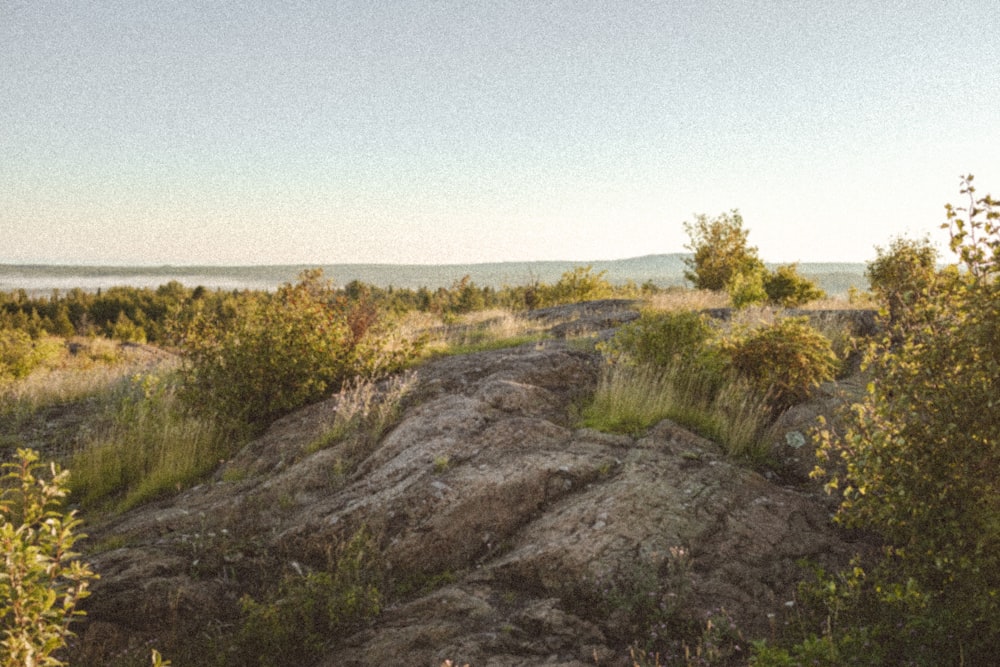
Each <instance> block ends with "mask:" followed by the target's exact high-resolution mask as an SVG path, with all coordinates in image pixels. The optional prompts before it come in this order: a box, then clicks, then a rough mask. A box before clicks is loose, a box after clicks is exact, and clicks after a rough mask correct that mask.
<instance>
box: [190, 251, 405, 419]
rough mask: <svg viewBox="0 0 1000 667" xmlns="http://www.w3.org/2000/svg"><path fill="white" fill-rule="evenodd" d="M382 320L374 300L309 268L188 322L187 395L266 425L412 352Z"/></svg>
mask: <svg viewBox="0 0 1000 667" xmlns="http://www.w3.org/2000/svg"><path fill="white" fill-rule="evenodd" d="M378 321H379V317H378V313H377V312H376V311H375V309H374V308H373V307H371V306H369V305H368V304H367V303H365V302H348V301H347V300H346V299H345V298H343V296H342V295H339V294H338V293H337V292H336V291H335V290H334V289H333V286H332V285H331V284H330V283H328V282H326V281H324V280H322V272H321V271H319V270H316V271H307V272H305V273H303V274H302V276H301V281H300V282H299V283H297V284H295V285H290V284H286V285H283V286H282V287H281V288H280V289H279V290H278V292H277V293H276V294H274V295H273V296H271V295H263V296H260V295H256V296H247V297H245V298H244V299H242V300H241V301H239V302H237V304H235V309H234V312H233V313H232V314H225V313H224V314H221V315H220V314H216V313H205V312H203V313H200V314H199V316H197V317H195V318H194V320H193V321H192V322H190V323H189V324H188V325H187V326H186V327H185V328H184V330H183V332H182V334H181V337H182V339H183V344H184V348H185V352H186V363H185V366H184V370H183V374H184V388H185V395H186V396H187V398H188V399H189V401H190V402H191V403H192V404H193V405H195V406H198V407H200V408H202V409H208V410H211V411H214V412H215V413H216V414H218V415H220V416H221V417H222V418H223V419H224V420H225V421H226V422H227V423H229V424H231V425H241V424H248V425H250V426H251V427H253V428H261V427H263V426H266V425H267V424H269V423H270V422H272V421H274V420H275V419H277V418H278V417H281V416H283V415H285V414H287V413H289V412H291V411H293V410H295V409H296V408H299V407H301V406H303V405H306V404H308V403H311V402H314V401H316V400H319V399H320V398H322V397H324V396H326V395H328V394H331V393H333V392H336V391H338V390H339V389H340V388H341V387H342V386H343V385H344V383H345V382H346V381H348V380H349V379H351V378H353V377H355V376H358V375H363V376H368V377H372V376H377V375H380V374H385V373H388V372H391V371H393V370H395V369H397V368H399V367H401V366H402V365H403V363H405V362H406V361H407V360H409V359H411V358H412V357H413V356H414V355H415V352H416V350H415V346H414V345H413V344H410V343H406V342H401V343H399V344H395V345H394V344H393V341H392V340H391V339H390V338H389V337H388V336H387V335H380V334H383V333H384V332H382V331H380V330H379V328H378V326H377V325H378Z"/></svg>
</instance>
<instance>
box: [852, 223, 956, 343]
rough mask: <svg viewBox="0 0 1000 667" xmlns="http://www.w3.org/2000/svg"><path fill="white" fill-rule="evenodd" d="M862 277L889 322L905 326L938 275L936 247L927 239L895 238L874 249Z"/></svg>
mask: <svg viewBox="0 0 1000 667" xmlns="http://www.w3.org/2000/svg"><path fill="white" fill-rule="evenodd" d="M875 250H876V253H877V256H876V258H875V259H874V260H872V261H871V262H869V263H868V266H867V268H866V269H865V276H866V277H867V278H868V282H869V283H870V284H871V289H872V291H873V292H874V293H875V294H876V296H878V297H879V298H880V299H881V300H882V302H883V303H884V304H885V306H886V308H887V315H888V318H889V323H890V324H891V325H897V326H898V325H903V326H905V325H906V322H908V321H909V320H910V319H912V317H913V312H914V310H915V309H916V308H917V306H918V305H919V303H920V302H921V301H922V300H924V299H925V298H927V296H928V291H929V290H930V289H931V287H932V286H933V285H934V282H935V279H936V276H937V269H936V264H937V259H938V254H937V250H935V249H934V246H932V245H931V242H930V239H927V238H924V239H921V240H914V239H907V238H903V237H898V238H896V239H894V240H893V241H892V243H891V244H890V245H889V248H888V249H883V248H880V247H876V248H875Z"/></svg>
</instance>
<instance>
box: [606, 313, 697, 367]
mask: <svg viewBox="0 0 1000 667" xmlns="http://www.w3.org/2000/svg"><path fill="white" fill-rule="evenodd" d="M714 333H715V328H714V327H713V326H712V324H711V320H710V319H709V318H708V316H707V315H703V314H700V313H695V312H692V311H680V312H666V313H662V312H654V311H646V312H644V313H642V315H641V316H640V317H639V319H637V320H635V321H634V322H630V323H629V324H626V325H624V326H622V327H620V328H619V329H618V331H617V332H616V333H615V336H614V338H612V339H611V340H609V341H608V342H606V343H602V344H600V347H601V349H602V350H603V351H604V352H605V354H606V355H608V357H609V358H611V359H613V360H618V359H622V358H625V359H627V360H629V361H631V362H634V363H639V364H652V365H654V366H661V367H666V366H670V365H673V364H676V363H678V362H683V363H688V362H693V361H694V360H695V359H697V358H699V357H701V356H703V355H704V353H705V350H706V345H707V343H708V341H709V340H710V339H711V338H712V336H713V335H714Z"/></svg>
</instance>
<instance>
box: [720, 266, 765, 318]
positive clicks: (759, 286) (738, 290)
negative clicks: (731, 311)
mask: <svg viewBox="0 0 1000 667" xmlns="http://www.w3.org/2000/svg"><path fill="white" fill-rule="evenodd" d="M765 274H766V272H765V271H764V268H763V267H760V268H758V269H754V270H752V271H747V272H745V273H734V274H733V275H732V276H730V277H729V280H728V281H727V282H726V293H727V294H729V299H730V302H731V303H732V306H733V308H737V309H739V308H746V307H748V306H756V305H758V304H761V303H764V302H765V301H767V291H766V290H765V289H764V280H765Z"/></svg>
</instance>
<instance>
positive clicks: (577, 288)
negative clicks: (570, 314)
mask: <svg viewBox="0 0 1000 667" xmlns="http://www.w3.org/2000/svg"><path fill="white" fill-rule="evenodd" d="M337 291H338V293H339V294H340V295H341V296H343V297H344V298H345V299H346V301H347V302H350V303H362V302H363V303H364V304H366V305H367V306H368V307H371V308H375V309H377V310H379V311H381V312H383V313H386V314H390V315H401V314H405V313H407V312H411V311H422V312H431V313H436V314H439V315H442V316H445V317H447V316H454V315H461V314H463V313H469V312H473V311H477V310H485V309H491V308H505V309H509V310H525V309H531V308H541V307H546V306H553V305H558V304H561V303H572V302H576V301H584V300H589V299H599V298H607V297H611V296H615V297H637V296H643V295H649V294H652V293H655V292H657V291H659V288H658V287H657V286H656V285H654V284H653V283H652V282H647V283H645V284H643V285H641V286H639V285H636V284H635V283H634V282H631V281H630V282H628V283H626V284H625V285H620V286H615V285H612V284H611V283H610V282H609V281H608V280H607V279H606V277H605V272H603V271H601V272H594V271H593V270H592V268H591V267H589V266H587V267H576V268H574V269H572V270H570V271H567V272H566V273H564V274H563V275H562V276H561V277H560V278H559V280H558V281H557V282H556V283H554V284H547V283H544V282H540V281H534V282H532V283H529V284H526V285H518V286H504V287H502V288H500V289H496V288H493V287H490V286H480V285H477V284H476V283H475V282H474V281H472V279H471V278H470V277H469V276H464V277H462V278H460V279H458V280H456V281H455V282H454V283H452V285H451V286H450V287H439V288H437V289H430V288H427V287H420V288H418V289H410V288H397V287H391V286H390V287H378V286H375V285H370V284H367V283H363V282H360V281H357V280H354V281H351V282H349V283H347V284H346V285H344V286H343V287H341V288H338V290H337ZM273 297H274V294H273V293H269V292H265V291H259V290H214V291H213V290H208V289H206V288H204V287H201V286H197V287H187V286H185V285H183V284H181V283H179V282H177V281H171V282H169V283H166V284H164V285H161V286H159V287H157V288H155V289H153V288H148V287H111V288H108V289H104V290H99V291H97V292H87V291H85V290H82V289H79V288H75V289H71V290H69V291H67V292H60V291H59V290H54V291H53V292H52V293H51V295H48V296H31V295H29V294H28V293H27V292H26V291H25V290H23V289H22V290H15V291H12V292H0V330H16V331H22V332H25V333H27V334H28V335H29V336H30V337H31V338H32V339H38V338H40V337H42V336H46V335H49V336H61V337H65V338H69V337H72V336H77V335H80V336H105V337H108V338H113V339H117V340H122V341H131V342H149V343H154V344H169V343H171V342H174V341H172V338H171V336H172V333H171V332H172V331H173V327H172V326H171V322H175V321H187V320H189V319H190V317H192V316H193V313H195V312H196V311H197V312H200V313H205V312H213V313H215V314H216V315H218V316H219V317H222V318H223V319H225V318H226V317H227V316H228V317H235V316H236V314H237V313H238V312H240V311H241V310H242V309H243V308H245V306H246V304H247V303H249V302H262V303H263V302H267V301H268V300H269V299H272V298H273Z"/></svg>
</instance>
